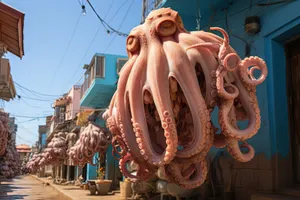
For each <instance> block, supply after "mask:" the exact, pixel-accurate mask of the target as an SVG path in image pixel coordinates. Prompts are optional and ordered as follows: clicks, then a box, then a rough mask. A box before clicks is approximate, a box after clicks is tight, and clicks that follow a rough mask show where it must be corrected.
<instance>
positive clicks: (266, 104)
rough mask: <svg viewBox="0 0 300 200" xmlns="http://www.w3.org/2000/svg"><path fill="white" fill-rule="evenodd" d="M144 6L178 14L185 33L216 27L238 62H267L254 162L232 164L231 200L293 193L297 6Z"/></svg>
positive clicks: (299, 54) (195, 1)
mask: <svg viewBox="0 0 300 200" xmlns="http://www.w3.org/2000/svg"><path fill="white" fill-rule="evenodd" d="M151 2H152V3H151ZM147 5H152V7H151V6H150V7H149V6H148V10H149V11H150V10H151V9H156V8H160V7H171V8H172V9H174V10H176V11H178V13H179V15H180V16H181V17H182V20H183V23H184V25H185V28H186V29H187V30H189V31H194V30H196V29H198V28H199V27H200V30H205V31H209V27H216V26H217V27H221V28H223V29H225V30H226V31H227V32H228V33H229V36H230V45H231V46H232V47H233V48H234V49H235V50H236V51H237V52H238V54H239V55H240V56H241V58H244V57H245V56H249V55H253V56H259V57H261V58H263V59H264V60H265V61H266V63H267V67H268V76H267V79H266V80H265V82H264V83H263V84H261V85H259V86H258V87H257V96H258V102H259V106H260V110H261V121H262V123H261V128H260V130H259V132H258V133H257V135H255V136H254V137H253V138H251V139H249V143H250V144H251V145H252V146H253V147H254V149H255V150H256V156H255V158H254V159H253V160H252V161H250V162H248V163H238V162H236V163H235V164H234V170H235V171H237V176H236V179H235V184H234V185H235V186H234V187H235V189H234V191H235V195H236V199H250V197H251V196H252V195H253V194H255V193H282V191H285V190H284V189H285V188H293V187H294V184H295V183H299V181H300V172H299V170H300V167H299V163H300V162H299V156H298V154H299V152H300V148H299V147H300V146H299V143H298V142H295V141H298V138H299V133H300V128H299V124H300V121H299V118H298V117H297V115H298V114H297V112H296V111H295V110H298V109H297V108H298V107H297V106H298V105H299V103H300V102H299V98H298V97H297V95H298V94H299V93H300V90H299V86H298V85H299V84H298V83H299V82H298V83H297V80H299V77H300V73H299V71H297V70H298V69H297V68H299V63H300V59H299V58H300V50H299V48H296V47H297V46H298V47H299V44H300V41H299V37H300V12H299V8H300V1H293V2H288V1H282V2H277V3H274V2H273V1H272V2H271V1H258V0H254V1H230V2H229V1H222V0H212V1H210V2H209V1H204V0H190V1H189V3H183V1H180V0H172V1H171V0H156V1H155V0H152V1H148V4H147ZM154 5H156V6H154ZM250 17H252V18H250ZM253 19H255V23H256V24H255V25H257V24H259V26H258V28H256V29H258V30H256V32H255V33H254V34H253V33H251V30H250V29H251V28H254V29H255V27H252V25H251V22H253ZM257 19H258V20H257ZM251 20H252V21H251ZM245 24H247V26H245ZM256 27H257V26H256ZM214 33H216V34H219V33H217V32H214ZM214 118H215V120H217V116H214ZM218 151H223V150H212V151H211V155H212V156H214V155H216V153H217V152H218ZM222 159H223V161H221V162H223V164H224V165H223V166H222V167H223V168H226V167H227V168H228V166H227V165H228V164H226V162H225V160H226V159H227V160H228V159H229V158H228V157H227V158H225V157H224V158H222ZM290 190H296V189H290ZM284 194H285V193H284Z"/></svg>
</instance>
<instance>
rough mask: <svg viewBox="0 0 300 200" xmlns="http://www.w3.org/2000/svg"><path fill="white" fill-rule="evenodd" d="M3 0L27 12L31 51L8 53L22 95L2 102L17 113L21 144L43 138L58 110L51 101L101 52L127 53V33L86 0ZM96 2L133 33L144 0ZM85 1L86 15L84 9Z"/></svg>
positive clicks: (26, 30) (27, 43) (12, 113)
mask: <svg viewBox="0 0 300 200" xmlns="http://www.w3.org/2000/svg"><path fill="white" fill-rule="evenodd" d="M2 2H3V3H5V4H8V5H10V6H12V7H14V8H15V9H17V10H19V11H21V12H23V13H25V20H24V53H25V55H24V57H23V58H22V59H20V58H19V57H17V56H15V55H13V54H11V53H7V55H6V57H7V58H8V59H9V60H10V65H11V74H12V77H13V80H14V81H15V82H16V90H17V94H18V95H20V96H21V99H18V98H16V99H14V100H12V101H10V102H5V103H3V102H2V103H1V105H0V106H1V107H3V108H4V109H5V111H6V112H9V113H10V116H11V117H16V123H17V124H18V132H17V144H29V145H32V144H34V143H35V142H36V141H37V139H38V126H39V125H44V124H45V118H44V117H45V116H47V115H52V114H53V112H54V110H53V109H52V107H51V104H52V103H53V102H54V100H55V99H56V98H58V97H59V95H62V94H64V93H67V92H68V91H69V89H70V88H71V87H72V85H74V84H76V83H78V81H79V80H80V78H81V77H82V75H83V73H84V70H83V69H82V66H83V65H84V64H88V63H90V60H91V58H92V56H93V55H94V54H95V53H110V54H117V55H126V49H125V42H126V38H125V37H122V36H114V35H112V34H110V35H108V34H107V32H106V30H105V29H104V28H103V26H102V25H101V23H100V21H99V19H98V18H97V16H96V15H95V13H94V12H93V11H92V9H91V8H90V7H89V5H88V4H87V3H86V1H85V0H2ZM90 2H91V3H92V5H93V6H94V8H95V10H96V11H97V12H98V14H99V15H100V17H101V18H104V20H105V21H106V22H108V23H109V25H110V26H111V27H113V28H115V29H117V30H120V31H121V32H124V33H129V32H130V30H131V29H132V28H134V27H135V26H137V25H139V24H140V21H141V13H142V11H141V10H142V9H141V8H142V5H141V1H140V0H90ZM82 3H83V4H85V7H86V15H82V9H81V5H80V4H82ZM109 8H111V9H109ZM79 83H81V82H79ZM24 88H27V89H29V90H33V91H35V92H30V91H29V90H26V89H24ZM36 92H39V93H42V94H38V93H36ZM22 96H23V97H22Z"/></svg>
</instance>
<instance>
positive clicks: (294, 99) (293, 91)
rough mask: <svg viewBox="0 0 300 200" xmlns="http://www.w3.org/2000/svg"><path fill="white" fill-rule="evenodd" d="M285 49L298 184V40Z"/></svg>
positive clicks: (299, 152)
mask: <svg viewBox="0 0 300 200" xmlns="http://www.w3.org/2000/svg"><path fill="white" fill-rule="evenodd" d="M285 47H286V59H287V68H286V70H287V71H286V72H287V73H286V74H287V77H286V80H287V93H288V94H287V95H288V103H289V126H290V138H291V150H292V158H293V161H292V162H293V174H294V176H293V177H294V181H295V182H296V183H300V38H299V37H298V39H294V40H292V41H291V42H289V43H288V44H286V46H285Z"/></svg>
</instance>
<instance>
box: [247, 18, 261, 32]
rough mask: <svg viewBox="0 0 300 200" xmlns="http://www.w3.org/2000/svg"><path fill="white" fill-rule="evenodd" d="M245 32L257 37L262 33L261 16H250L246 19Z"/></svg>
mask: <svg viewBox="0 0 300 200" xmlns="http://www.w3.org/2000/svg"><path fill="white" fill-rule="evenodd" d="M245 32H246V33H248V34H249V35H255V34H257V33H259V32H260V18H259V16H250V17H247V18H246V19H245Z"/></svg>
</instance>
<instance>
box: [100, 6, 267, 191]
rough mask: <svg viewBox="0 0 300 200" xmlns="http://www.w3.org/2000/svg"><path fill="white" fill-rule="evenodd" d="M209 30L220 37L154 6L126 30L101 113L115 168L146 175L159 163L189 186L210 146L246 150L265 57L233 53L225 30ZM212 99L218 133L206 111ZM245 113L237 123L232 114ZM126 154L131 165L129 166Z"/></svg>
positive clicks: (255, 124) (202, 172) (254, 127)
mask: <svg viewBox="0 0 300 200" xmlns="http://www.w3.org/2000/svg"><path fill="white" fill-rule="evenodd" d="M211 30H212V31H219V32H220V33H221V34H222V35H223V38H221V37H219V36H217V35H215V34H213V33H209V32H205V31H194V32H188V31H187V30H185V28H184V25H183V22H182V20H181V18H180V16H179V15H178V13H177V12H176V11H174V10H172V9H170V8H161V9H158V10H154V11H152V12H151V13H150V14H149V16H148V17H147V19H146V21H145V23H144V24H142V25H139V26H137V27H136V28H134V29H133V30H132V31H131V33H130V34H129V36H128V38H127V44H126V48H127V52H128V56H129V60H128V62H127V63H126V64H125V65H124V67H123V68H122V70H121V72H120V77H119V81H118V86H117V90H116V92H115V94H114V96H113V98H112V99H111V102H110V105H109V108H108V110H107V111H106V112H105V113H104V114H103V118H104V119H106V122H107V127H108V128H109V130H110V131H111V133H112V135H113V140H112V144H113V146H114V154H117V157H118V159H120V162H119V164H120V169H121V170H122V172H123V174H124V175H125V176H126V177H128V178H130V179H131V180H132V181H145V180H148V179H149V178H150V177H152V176H153V175H154V174H155V173H156V172H157V170H158V169H159V170H160V171H161V172H163V174H164V177H165V179H167V180H168V181H169V182H174V183H176V184H177V185H179V186H180V187H182V188H187V189H189V188H196V187H198V186H200V185H202V184H203V182H204V180H205V178H206V175H207V163H206V159H205V158H206V156H207V154H208V152H209V150H210V149H211V147H212V146H215V147H217V148H223V147H226V148H227V149H228V152H229V153H230V154H231V155H232V156H233V157H234V158H235V159H236V160H238V161H240V162H247V161H249V160H251V159H252V158H253V157H254V149H253V147H251V146H250V145H249V144H248V143H246V142H245V141H246V140H247V139H249V138H251V137H253V136H254V135H255V134H256V133H257V132H258V130H259V128H260V123H261V119H260V110H259V106H258V101H257V97H256V94H255V93H256V86H257V85H259V84H261V83H262V82H263V81H264V80H265V78H266V76H267V67H266V63H265V62H264V61H263V60H262V59H261V58H259V57H252V56H251V57H249V58H245V59H244V60H241V58H240V57H239V56H238V55H237V53H236V52H235V51H234V49H233V48H232V47H231V46H230V45H229V37H228V35H227V33H226V32H225V31H224V30H223V29H221V28H217V27H214V28H211ZM255 71H260V74H259V76H257V73H256V72H255ZM216 107H218V108H219V110H218V113H219V120H218V123H219V125H220V133H218V132H217V131H218V129H217V128H216V125H214V124H212V119H211V113H212V112H213V110H214V109H215V108H216ZM245 120H247V121H248V125H247V127H246V128H245V129H240V128H239V127H238V125H237V122H238V121H245ZM239 141H241V142H242V147H245V148H247V149H248V152H247V153H243V152H242V151H241V146H240V145H239ZM129 162H134V163H136V165H137V166H138V169H137V171H136V173H135V174H133V173H130V172H129V170H128V167H127V166H128V163H129Z"/></svg>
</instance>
